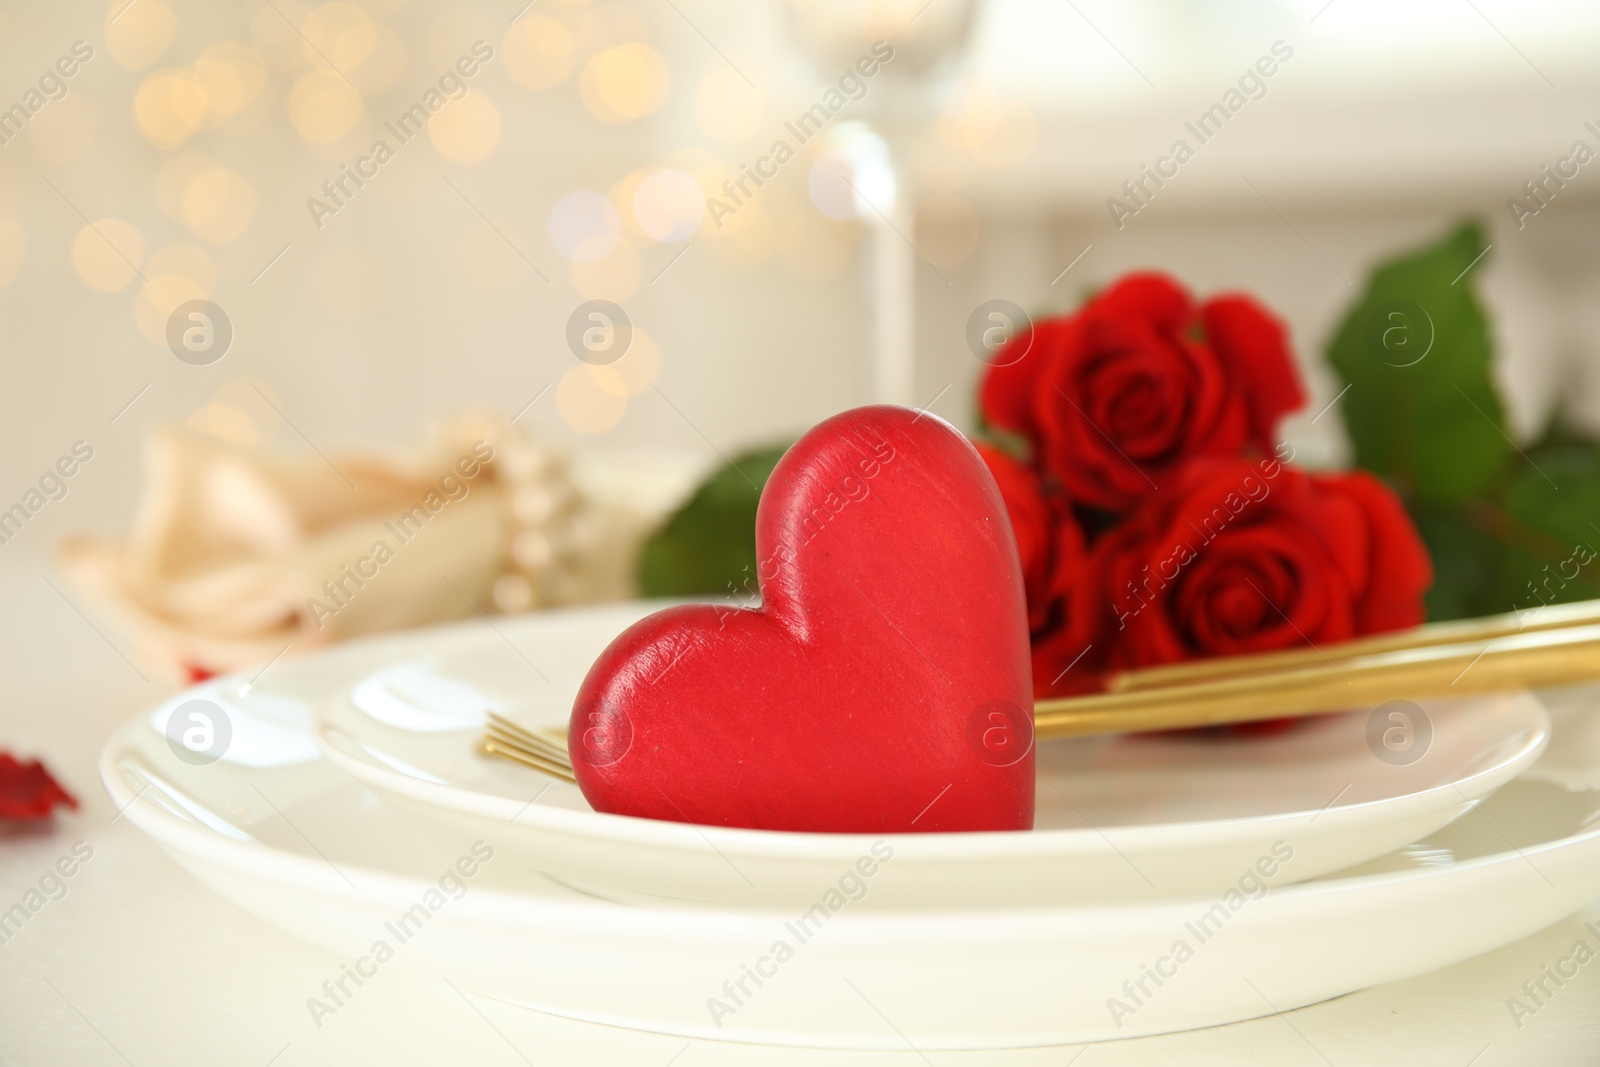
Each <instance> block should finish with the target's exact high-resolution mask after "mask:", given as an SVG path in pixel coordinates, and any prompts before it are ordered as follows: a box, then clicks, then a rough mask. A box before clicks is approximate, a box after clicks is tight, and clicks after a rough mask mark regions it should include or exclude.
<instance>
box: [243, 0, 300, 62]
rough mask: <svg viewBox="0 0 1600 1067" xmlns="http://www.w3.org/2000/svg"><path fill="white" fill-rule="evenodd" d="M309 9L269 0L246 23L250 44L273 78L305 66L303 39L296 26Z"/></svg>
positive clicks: (293, 1) (288, 1)
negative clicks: (248, 24) (248, 28)
mask: <svg viewBox="0 0 1600 1067" xmlns="http://www.w3.org/2000/svg"><path fill="white" fill-rule="evenodd" d="M308 11H309V9H308V8H307V7H306V5H305V4H302V3H299V2H298V0H272V3H269V4H263V5H262V6H261V7H260V8H258V9H257V10H256V13H255V16H254V17H253V18H252V19H251V20H250V44H251V46H252V47H254V48H255V50H256V52H257V53H258V54H259V55H260V56H261V59H262V61H263V62H265V63H266V65H267V69H268V70H271V71H273V72H274V73H277V74H292V73H294V72H295V71H298V70H303V69H304V68H305V67H306V66H307V64H306V54H305V38H303V37H301V36H300V30H299V29H298V27H299V25H300V24H301V23H302V22H304V21H305V19H306V14H307V13H308Z"/></svg>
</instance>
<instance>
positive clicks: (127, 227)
mask: <svg viewBox="0 0 1600 1067" xmlns="http://www.w3.org/2000/svg"><path fill="white" fill-rule="evenodd" d="M143 261H144V234H142V233H140V232H139V229H138V227H136V226H134V225H133V223H131V222H123V221H122V220H121V219H109V218H107V219H97V220H95V222H94V223H93V224H91V225H89V226H85V227H83V228H82V229H80V230H79V231H78V236H77V237H75V238H74V239H73V241H72V268H73V270H75V271H77V272H78V277H79V278H81V279H82V280H83V283H84V284H85V285H87V286H88V287H89V288H91V289H98V290H100V291H101V292H102V293H115V292H117V291H118V290H119V289H122V288H124V287H126V286H127V284H128V283H129V282H131V281H133V279H134V278H136V277H138V274H139V272H138V271H137V270H136V269H135V268H137V267H138V265H139V264H140V263H141V262H143Z"/></svg>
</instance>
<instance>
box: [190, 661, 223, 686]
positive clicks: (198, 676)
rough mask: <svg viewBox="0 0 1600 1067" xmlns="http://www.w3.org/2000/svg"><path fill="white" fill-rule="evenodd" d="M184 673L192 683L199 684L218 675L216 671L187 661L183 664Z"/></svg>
mask: <svg viewBox="0 0 1600 1067" xmlns="http://www.w3.org/2000/svg"><path fill="white" fill-rule="evenodd" d="M183 673H184V675H185V676H186V677H187V678H188V679H189V684H190V685H199V684H200V683H201V682H209V681H210V680H211V679H213V678H215V677H216V676H217V672H216V671H213V670H207V669H206V668H205V667H202V666H200V665H198V664H195V663H185V664H184V665H183Z"/></svg>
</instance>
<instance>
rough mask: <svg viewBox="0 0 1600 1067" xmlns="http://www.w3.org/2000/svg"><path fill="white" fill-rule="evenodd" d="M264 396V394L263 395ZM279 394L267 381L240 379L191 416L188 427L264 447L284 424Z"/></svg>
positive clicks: (236, 441) (221, 390) (216, 393)
mask: <svg viewBox="0 0 1600 1067" xmlns="http://www.w3.org/2000/svg"><path fill="white" fill-rule="evenodd" d="M263 394H265V395H263ZM279 403H280V401H279V400H278V399H277V393H276V391H274V390H273V389H272V387H271V386H270V385H268V384H267V383H266V382H263V381H259V380H256V379H252V378H237V379H235V380H233V381H231V382H228V383H227V384H226V385H223V386H221V387H220V388H218V389H217V391H216V392H215V393H213V394H212V395H211V401H210V402H209V403H207V404H206V405H205V406H203V407H201V408H200V409H199V410H198V411H196V412H195V413H194V414H193V415H190V416H189V419H188V421H187V422H186V423H185V425H186V426H188V427H189V429H191V430H197V431H199V432H200V433H205V434H210V435H211V436H213V437H219V438H221V439H223V440H225V441H233V442H235V443H237V444H241V445H250V446H254V445H263V444H266V443H268V442H270V441H271V440H272V439H273V437H275V436H276V435H277V432H278V430H279V428H280V427H281V426H282V425H283V416H282V415H281V414H279V411H278V408H276V407H274V406H273V405H275V404H279Z"/></svg>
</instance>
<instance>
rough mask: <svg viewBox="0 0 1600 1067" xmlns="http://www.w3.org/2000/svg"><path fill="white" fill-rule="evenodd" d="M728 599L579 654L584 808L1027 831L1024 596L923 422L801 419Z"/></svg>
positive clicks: (1029, 758)
mask: <svg viewBox="0 0 1600 1067" xmlns="http://www.w3.org/2000/svg"><path fill="white" fill-rule="evenodd" d="M756 558H757V559H758V560H759V561H760V563H759V564H758V568H757V569H758V571H759V574H758V575H756V576H755V580H753V581H751V582H750V583H749V590H748V592H745V591H742V590H741V591H739V593H742V594H743V596H744V598H745V600H746V601H747V602H749V603H751V604H754V603H756V602H757V601H756V586H757V583H758V582H759V596H760V600H759V606H755V607H748V606H741V604H740V602H739V600H737V599H736V598H735V594H734V593H730V595H729V597H728V598H727V602H726V603H723V604H696V605H689V606H683V607H674V608H669V609H667V610H665V611H661V612H658V613H656V614H654V615H651V616H649V617H648V618H646V619H643V620H642V621H640V622H638V623H636V624H635V625H633V626H632V627H630V628H629V629H628V630H627V631H625V632H624V633H623V634H622V635H621V636H619V637H618V638H617V639H616V640H615V641H613V642H612V643H611V646H610V647H609V648H607V649H606V650H605V652H604V653H603V654H602V655H601V656H600V658H599V659H598V660H597V661H596V662H595V664H594V666H593V667H592V668H591V669H590V671H589V674H588V677H587V678H585V679H584V683H583V686H582V688H581V689H580V690H579V693H578V698H577V701H576V703H575V704H574V706H573V713H572V723H571V734H570V741H569V750H570V752H571V755H572V763H573V767H574V769H575V771H576V773H577V778H578V785H579V786H580V787H581V788H582V790H583V795H584V796H585V797H587V798H588V800H589V803H590V804H591V805H593V807H594V808H595V810H597V811H604V812H612V813H616V814H622V815H638V816H643V817H646V818H652V819H668V820H674V821H680V822H692V823H702V824H708V825H718V826H742V827H754V828H758V829H767V830H809V831H832V832H841V833H893V832H911V831H936V830H1025V829H1028V828H1030V827H1032V825H1033V800H1034V798H1033V786H1034V771H1033V762H1034V761H1033V698H1032V690H1031V682H1030V675H1029V658H1028V628H1027V608H1026V604H1025V601H1024V599H1023V589H1022V574H1021V568H1020V565H1019V563H1018V560H1017V550H1016V545H1015V542H1014V540H1013V538H1012V534H1011V527H1010V524H1009V521H1008V520H1007V518H1006V510H1005V505H1004V503H1003V502H1002V500H1001V498H1000V493H999V490H998V489H997V488H996V486H995V483H994V479H993V478H992V477H991V476H990V474H989V471H988V469H987V467H985V465H984V463H983V460H982V459H981V458H979V456H978V454H977V452H976V451H974V450H973V448H972V446H971V445H970V444H968V442H967V440H966V439H965V438H964V437H962V436H961V434H959V433H958V432H956V430H955V429H953V428H952V427H950V426H949V425H948V424H946V423H944V422H943V421H941V420H940V419H938V418H937V417H935V416H932V415H928V414H925V413H921V412H913V411H909V410H907V409H905V408H897V407H868V408H858V409H856V410H854V411H847V412H845V413H844V414H841V415H837V416H835V417H833V418H831V419H829V420H827V421H826V422H824V423H822V424H821V425H819V426H817V427H816V428H815V429H813V430H811V432H809V433H807V434H806V435H805V436H804V437H802V438H801V439H800V440H799V441H798V442H796V443H795V445H794V447H793V448H791V449H789V451H788V453H786V454H785V455H784V457H783V459H782V460H781V461H780V462H779V464H778V466H777V468H776V469H775V470H774V471H773V472H772V476H771V478H770V479H769V480H768V482H767V485H766V489H765V491H764V492H763V493H762V496H761V504H760V508H759V510H758V512H757V516H756Z"/></svg>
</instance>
